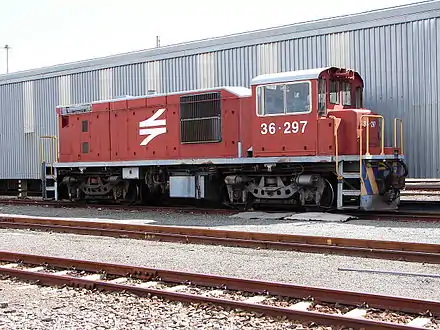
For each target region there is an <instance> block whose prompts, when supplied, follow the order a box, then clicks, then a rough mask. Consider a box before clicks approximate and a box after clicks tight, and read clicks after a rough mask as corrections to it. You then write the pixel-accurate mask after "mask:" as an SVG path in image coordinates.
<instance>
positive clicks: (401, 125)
mask: <svg viewBox="0 0 440 330" xmlns="http://www.w3.org/2000/svg"><path fill="white" fill-rule="evenodd" d="M397 122H400V153H401V154H402V155H403V154H404V151H403V120H402V119H401V118H394V148H395V149H397V148H398V145H397Z"/></svg>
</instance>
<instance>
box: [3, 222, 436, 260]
mask: <svg viewBox="0 0 440 330" xmlns="http://www.w3.org/2000/svg"><path fill="white" fill-rule="evenodd" d="M394 216H395V215H394ZM0 228H2V229H3V228H7V229H26V230H29V229H33V230H40V231H51V232H60V233H71V234H80V235H95V236H107V237H124V238H128V239H140V240H149V241H165V242H177V243H191V244H205V245H206V244H209V245H220V246H234V247H246V248H257V249H271V250H281V251H298V252H307V253H334V254H339V255H350V256H357V257H366V258H375V259H387V260H404V261H408V262H423V263H431V264H440V244H430V243H412V242H398V241H379V240H365V239H353V238H341V237H329V236H304V235H293V234H275V233H263V232H247V231H235V230H217V229H202V228H187V227H179V226H161V225H137V224H127V223H112V222H95V221H82V220H74V219H73V220H71V219H62V218H42V217H35V218H33V217H28V216H19V215H2V216H1V217H0Z"/></svg>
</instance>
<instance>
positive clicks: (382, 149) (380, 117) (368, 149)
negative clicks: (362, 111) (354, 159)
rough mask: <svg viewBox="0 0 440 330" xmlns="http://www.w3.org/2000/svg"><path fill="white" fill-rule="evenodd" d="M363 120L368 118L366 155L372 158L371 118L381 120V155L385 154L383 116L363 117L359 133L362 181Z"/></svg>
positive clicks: (366, 123) (366, 125) (366, 124)
mask: <svg viewBox="0 0 440 330" xmlns="http://www.w3.org/2000/svg"><path fill="white" fill-rule="evenodd" d="M363 118H366V122H365V127H366V128H367V131H366V139H365V140H366V150H365V155H366V156H370V118H378V119H381V124H382V125H381V131H382V132H381V133H382V136H381V139H380V140H381V141H380V142H381V143H380V144H381V152H380V154H381V155H384V154H385V119H384V118H383V116H381V115H362V116H361V118H360V133H359V175H360V177H361V179H362V142H363V141H362V129H363Z"/></svg>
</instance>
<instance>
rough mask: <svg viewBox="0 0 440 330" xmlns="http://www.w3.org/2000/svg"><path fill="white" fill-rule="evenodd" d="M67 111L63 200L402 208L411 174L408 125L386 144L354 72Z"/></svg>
mask: <svg viewBox="0 0 440 330" xmlns="http://www.w3.org/2000/svg"><path fill="white" fill-rule="evenodd" d="M57 114H58V118H59V136H58V144H59V155H58V157H57V158H58V159H57V161H55V162H54V163H52V164H45V165H44V166H46V167H50V169H51V171H53V173H54V176H53V177H49V176H48V177H46V180H47V179H51V178H52V179H54V181H53V182H54V186H53V189H52V190H54V191H55V198H56V199H61V198H69V199H72V200H102V199H107V200H113V201H118V202H122V201H125V202H139V203H146V204H148V203H156V202H158V201H161V202H163V201H166V200H172V199H174V198H177V199H182V198H183V199H194V200H205V201H210V202H218V203H223V204H228V205H230V206H234V207H239V208H245V209H246V208H248V207H256V206H259V205H262V204H274V205H277V204H283V205H286V204H287V205H292V206H300V207H309V206H310V207H321V208H325V209H332V208H337V209H344V208H356V209H357V208H359V209H363V210H378V209H395V208H397V207H398V204H399V196H400V190H401V189H402V188H403V187H404V184H405V176H406V175H407V168H406V165H405V163H404V157H403V150H402V144H403V143H402V141H403V137H402V131H401V129H402V125H401V121H400V120H398V119H395V120H394V145H393V146H392V147H386V146H385V145H384V138H385V136H384V129H385V123H384V119H383V117H382V116H380V115H377V114H376V113H374V112H372V111H371V110H368V109H365V108H363V80H362V78H361V77H360V75H359V74H358V73H357V72H355V71H352V70H348V69H344V68H335V67H328V68H320V69H311V70H303V71H294V72H283V73H276V74H267V75H261V76H258V77H256V78H254V79H253V80H252V83H251V89H248V88H244V87H219V88H212V89H206V90H196V91H186V92H178V93H169V94H162V95H148V96H142V97H126V98H124V99H115V100H110V101H100V102H93V103H90V104H81V105H72V106H59V107H58V108H57ZM45 173H47V172H45ZM46 188H47V187H46Z"/></svg>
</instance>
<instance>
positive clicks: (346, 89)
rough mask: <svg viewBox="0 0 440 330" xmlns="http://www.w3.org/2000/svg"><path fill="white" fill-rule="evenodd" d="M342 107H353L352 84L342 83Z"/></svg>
mask: <svg viewBox="0 0 440 330" xmlns="http://www.w3.org/2000/svg"><path fill="white" fill-rule="evenodd" d="M342 105H348V106H350V105H352V103H351V84H350V83H349V82H345V81H344V82H343V83H342Z"/></svg>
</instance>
